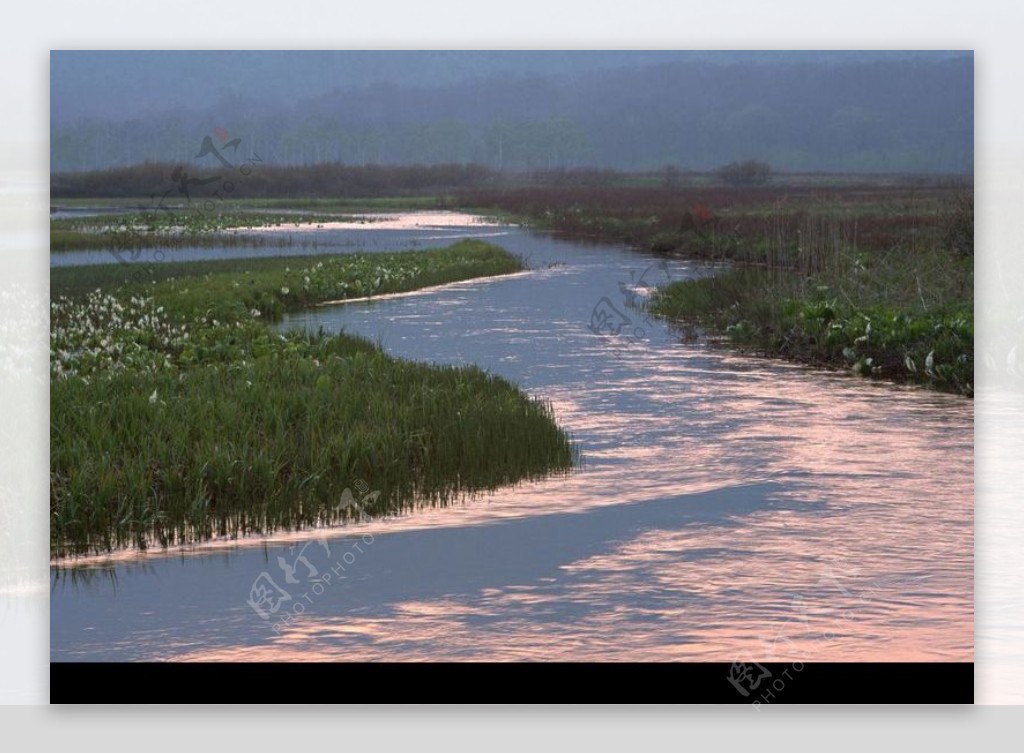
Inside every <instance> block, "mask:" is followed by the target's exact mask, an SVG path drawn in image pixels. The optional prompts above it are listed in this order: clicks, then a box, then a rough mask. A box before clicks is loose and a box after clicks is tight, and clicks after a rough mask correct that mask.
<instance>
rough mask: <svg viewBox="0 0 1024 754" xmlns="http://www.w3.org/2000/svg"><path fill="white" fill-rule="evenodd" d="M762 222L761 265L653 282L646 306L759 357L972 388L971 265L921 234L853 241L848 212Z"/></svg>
mask: <svg viewBox="0 0 1024 754" xmlns="http://www.w3.org/2000/svg"><path fill="white" fill-rule="evenodd" d="M798 230H799V231H800V232H799V233H798V234H797V239H796V241H795V243H794V242H793V241H792V239H791V238H788V237H787V235H786V233H785V232H784V231H783V230H781V228H780V227H779V226H775V227H771V226H769V231H768V232H766V237H765V262H763V263H760V264H754V265H742V264H740V265H735V266H733V267H732V268H731V269H727V270H725V271H723V272H721V273H719V274H718V275H715V276H713V277H708V278H702V279H700V280H692V281H678V282H675V283H672V284H669V285H667V286H665V287H663V288H661V289H660V290H659V291H658V292H657V293H656V294H655V295H654V296H653V297H652V298H651V300H650V301H649V302H648V307H649V309H650V310H651V311H652V312H653V313H655V314H657V315H659V316H662V317H665V318H668V319H670V320H672V321H675V322H679V323H689V324H695V323H696V324H702V325H705V326H707V327H710V328H711V329H712V330H713V331H715V332H718V333H723V334H724V335H725V336H726V337H727V339H728V340H729V342H731V343H733V344H734V345H737V346H739V347H741V348H743V349H744V350H747V351H751V352H754V353H758V354H762V355H765V356H772V357H782V358H787V359H791V360H794V361H799V362H802V363H806V364H812V365H815V366H824V367H830V368H836V369H848V370H851V371H853V372H854V373H857V374H861V375H864V376H870V377H878V378H884V379H890V380H894V381H898V382H914V383H919V384H924V385H928V386H930V387H934V388H937V389H939V390H943V391H946V392H954V393H960V394H963V395H972V394H973V392H974V311H973V289H972V286H973V264H972V260H971V259H970V258H968V257H964V256H963V255H962V254H958V253H957V252H956V251H955V250H953V249H949V248H943V247H942V246H940V245H938V244H936V243H934V242H932V241H928V240H920V239H914V238H913V237H911V240H910V241H909V242H908V243H904V244H897V245H894V246H893V247H891V248H889V249H886V250H882V251H879V250H874V251H871V250H865V248H864V247H863V246H862V245H860V244H859V243H858V237H857V228H856V219H855V218H849V217H844V216H843V215H840V214H824V215H822V214H815V215H808V216H807V217H806V220H805V222H804V223H803V224H802V226H801V228H799V229H798Z"/></svg>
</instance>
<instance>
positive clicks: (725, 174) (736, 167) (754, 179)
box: [715, 160, 772, 186]
mask: <svg viewBox="0 0 1024 754" xmlns="http://www.w3.org/2000/svg"><path fill="white" fill-rule="evenodd" d="M771 174H772V168H771V166H770V165H768V164H767V163H764V162H758V161H757V160H745V161H743V162H730V163H729V164H728V165H723V166H722V167H720V168H718V170H716V171H715V175H716V176H718V178H719V179H721V181H722V182H723V183H727V184H729V185H730V186H758V185H760V184H762V183H767V182H768V179H769V178H770V177H771Z"/></svg>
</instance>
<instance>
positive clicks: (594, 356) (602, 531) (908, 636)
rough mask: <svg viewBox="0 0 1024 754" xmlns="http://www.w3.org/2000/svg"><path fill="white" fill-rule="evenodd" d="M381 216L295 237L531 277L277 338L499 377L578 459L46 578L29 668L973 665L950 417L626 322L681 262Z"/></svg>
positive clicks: (955, 411) (962, 417)
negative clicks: (541, 406) (534, 403)
mask: <svg viewBox="0 0 1024 754" xmlns="http://www.w3.org/2000/svg"><path fill="white" fill-rule="evenodd" d="M435 220H436V218H435ZM400 225H402V226H403V227H397V228H394V227H391V228H385V227H379V228H376V229H366V228H363V229H358V230H356V229H351V228H324V229H321V230H318V231H315V233H316V234H317V243H318V248H320V249H321V250H323V251H330V250H337V249H338V248H351V249H365V250H370V251H372V250H378V249H379V250H389V249H394V248H417V247H425V246H431V245H439V244H444V243H450V242H451V241H453V240H456V239H458V238H461V237H490V238H491V239H492V240H494V241H496V242H498V243H500V244H502V245H503V246H505V247H506V248H508V249H509V250H510V251H513V252H515V253H519V254H522V255H523V256H524V257H525V258H527V259H528V261H529V264H530V266H531V268H532V271H531V272H530V273H529V274H526V275H519V276H510V277H506V278H498V279H493V280H487V281H478V282H467V283H460V284H456V285H453V286H447V287H444V288H442V289H438V290H433V291H430V292H427V293H421V294H418V295H413V296H407V297H396V298H391V299H381V300H377V301H375V302H371V303H355V304H347V305H340V306H330V307H321V308H318V309H316V310H313V311H311V312H306V313H302V314H300V315H293V316H291V317H289V318H288V319H287V320H286V321H285V322H284V323H282V327H285V328H290V327H313V328H316V327H324V328H326V329H329V330H339V329H342V328H344V329H345V330H347V331H350V332H356V333H361V334H363V335H366V336H368V337H370V338H373V339H375V340H379V341H380V342H381V343H382V345H383V346H384V347H385V348H386V349H387V350H388V351H389V352H390V353H392V354H395V355H398V356H402V357H407V358H411V359H417V360H424V361H432V362H436V363H445V364H469V363H472V364H479V365H480V366H482V367H484V368H486V369H489V370H491V371H492V372H494V373H497V374H501V375H503V376H505V377H508V378H510V379H512V380H514V381H516V382H517V383H518V384H519V385H520V386H521V387H522V388H523V389H524V390H526V391H527V392H529V393H530V394H532V395H535V396H537V397H538V398H542V399H544V400H546V401H549V402H550V403H551V404H552V406H553V407H554V410H555V412H556V414H557V418H558V421H559V422H560V423H561V424H562V425H563V426H564V427H566V428H567V429H568V430H569V431H570V432H571V433H572V434H573V437H574V439H575V441H576V442H577V443H578V444H579V446H580V449H581V451H582V454H583V458H584V461H585V464H584V466H583V468H582V469H581V470H580V471H578V472H576V473H575V474H573V475H572V476H570V477H568V478H563V477H559V478H551V479H548V480H545V481H541V482H535V483H529V484H524V485H521V486H518V487H516V488H514V489H506V490H502V491H499V492H497V493H494V494H490V495H484V496H480V497H478V498H475V499H473V500H469V501H467V502H466V503H465V504H463V505H460V506H457V507H452V508H447V509H443V510H422V511H418V512H414V513H411V514H407V515H403V516H402V517H400V518H397V519H393V520H389V521H379V522H369V523H366V524H362V525H359V526H354V527H349V528H346V529H344V530H332V531H328V532H319V533H317V534H312V533H299V534H293V535H283V536H281V537H277V538H271V539H267V540H261V541H253V542H246V543H242V544H237V543H236V544H225V545H219V546H209V547H203V548H199V549H197V550H195V551H193V552H189V553H173V554H164V555H152V556H148V557H145V558H127V557H125V558H121V559H118V560H115V561H113V562H110V563H105V564H95V565H92V566H90V567H83V568H76V569H54V570H53V578H52V595H51V656H52V658H53V659H54V660H74V659H113V660H134V659H138V660H143V659H169V660H170V659H173V660H220V659H227V660H230V659H237V660H372V659H389V660H419V659H444V660H450V659H454V660H487V659H498V660H518V659H550V660H714V659H736V658H760V659H780V660H785V659H793V660H804V661H806V660H971V659H973V646H974V628H973V520H972V516H973V404H972V403H971V402H970V401H967V400H964V399H961V398H957V397H954V396H946V395H941V394H935V393H930V392H925V391H921V390H915V389H908V388H900V387H894V386H891V385H883V384H872V383H869V382H866V381H862V380H858V379H853V378H848V377H845V376H842V375H834V374H823V373H820V372H815V371H812V370H808V369H804V368H801V367H796V366H791V365H787V364H780V363H774V362H768V361H760V360H754V359H746V358H740V357H736V356H731V355H729V354H726V353H723V352H720V351H716V350H713V349H709V348H708V347H707V346H706V345H702V344H700V343H688V344H687V343H681V342H680V338H679V336H678V335H677V334H674V333H672V332H669V330H668V329H667V328H666V327H665V326H664V325H663V324H662V323H660V322H657V321H648V320H646V319H645V318H644V317H643V315H641V314H638V313H637V312H636V311H635V310H633V309H630V308H628V306H627V305H626V299H628V298H630V297H635V296H639V295H643V293H644V291H645V289H646V288H647V287H648V286H655V285H659V284H661V283H663V282H665V281H667V280H669V279H679V278H683V277H694V276H698V275H704V274H708V271H707V270H706V269H705V268H702V267H700V266H690V265H688V264H687V263H683V262H669V263H667V264H664V263H662V261H661V260H659V259H657V258H655V257H652V256H647V255H644V254H640V253H636V252H631V251H629V250H627V249H625V248H622V247H617V246H609V245H602V246H593V245H583V244H579V243H570V242H566V241H559V240H554V239H552V238H550V237H548V236H544V235H539V234H532V233H529V232H526V231H523V230H520V229H516V228H500V227H495V226H489V225H480V224H468V222H466V221H464V220H463V219H459V218H454V217H452V216H448V217H446V218H445V219H444V222H436V221H431V220H430V219H427V220H424V219H423V218H422V217H420V218H418V219H411V220H406V221H403V223H400ZM194 251H195V253H197V254H201V255H204V256H218V253H217V252H218V251H220V252H222V253H221V254H219V255H220V256H231V255H234V254H236V253H237V252H239V251H240V250H239V249H224V250H217V249H202V250H194ZM280 251H281V250H273V249H261V250H259V252H258V253H260V254H264V253H275V252H277V253H280ZM175 253H177V252H175ZM252 253H253V250H249V254H250V255H251V254H252ZM69 256H70V255H60V257H61V261H62V262H66V261H67V258H68V257H69ZM56 257H57V255H55V259H56ZM602 316H605V317H606V319H601V317H602ZM627 320H628V321H627ZM602 323H604V325H605V326H604V327H603V328H601V327H598V329H599V330H600V332H597V333H595V332H594V331H593V330H592V329H591V326H599V325H602ZM609 330H617V331H618V334H612V333H611V332H609ZM353 484H354V491H355V492H356V493H357V495H358V489H357V488H356V487H355V480H354V481H353ZM289 579H291V581H289ZM261 612H262V616H261V614H260V613H261Z"/></svg>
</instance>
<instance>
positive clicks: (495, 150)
mask: <svg viewBox="0 0 1024 754" xmlns="http://www.w3.org/2000/svg"><path fill="white" fill-rule="evenodd" d="M973 75H974V72H973V56H972V55H971V54H970V53H913V52H907V53H895V52H889V53H866V52H865V53H812V52H804V53H769V52H761V53H695V52H680V53H668V52H634V53H575V52H550V53H539V52H535V53H485V52H466V53H460V52H420V53H368V52H363V53H343V52H337V53H257V52H221V53H213V52H194V53H187V52H179V53H170V52H162V53H144V52H120V53H113V52H55V53H53V55H52V58H51V80H52V92H51V170H53V171H77V170H90V169H96V168H107V167H114V166H123V165H130V164H135V163H141V162H146V161H161V162H188V161H195V160H196V155H197V153H198V152H199V150H200V145H201V143H202V141H203V138H204V137H205V136H207V135H209V134H211V133H213V132H214V130H215V129H220V130H219V131H218V133H221V134H225V133H227V134H230V135H231V136H232V137H233V138H240V140H241V141H240V142H239V145H238V156H239V157H240V158H241V157H243V156H248V155H251V154H253V153H256V154H258V155H259V156H260V157H261V158H262V159H263V160H264V161H265V162H266V163H268V164H280V165H296V164H312V163H321V162H339V163H344V164H349V165H362V164H383V165H401V164H444V163H476V164H480V165H484V166H487V167H490V168H493V169H499V170H529V169H549V168H559V167H579V166H593V167H601V168H614V169H619V170H642V169H653V168H659V167H662V166H668V165H673V166H679V167H681V168H684V169H692V170H709V169H714V168H718V167H720V166H722V165H725V164H727V163H733V162H743V161H749V160H757V161H759V162H763V163H766V164H768V165H770V166H771V167H772V168H773V169H774V170H788V171H854V172H857V171H863V172H924V173H969V172H971V171H973V141H974V103H973ZM207 159H208V158H207Z"/></svg>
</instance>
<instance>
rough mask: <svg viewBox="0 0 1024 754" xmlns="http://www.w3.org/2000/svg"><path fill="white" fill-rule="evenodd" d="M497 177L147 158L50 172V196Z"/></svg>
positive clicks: (280, 193)
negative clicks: (230, 166)
mask: <svg viewBox="0 0 1024 754" xmlns="http://www.w3.org/2000/svg"><path fill="white" fill-rule="evenodd" d="M495 180H496V173H495V172H494V171H493V170H491V169H490V168H487V167H484V166H482V165H403V166H395V165H339V164H336V163H321V164H319V165H294V166H282V165H261V164H256V165H251V166H250V168H249V169H248V170H247V171H246V174H245V175H241V174H239V173H238V172H237V171H227V170H224V169H222V168H221V167H220V166H219V165H216V164H213V165H212V166H209V165H208V166H204V167H198V166H195V165H185V166H182V165H175V164H172V163H158V162H146V163H143V164H141V165H132V166H130V167H121V168H111V169H109V170H90V171H85V172H71V173H54V174H52V175H51V176H50V195H51V196H52V197H54V198H66V199H70V198H89V197H131V198H140V197H154V198H155V199H160V200H165V201H166V203H167V204H180V203H182V202H184V201H188V200H191V199H193V198H196V197H203V198H206V197H209V196H211V195H214V194H215V192H216V195H217V197H218V198H220V199H264V198H269V197H282V198H287V197H382V196H404V195H420V196H421V195H429V194H432V193H437V192H444V191H454V190H457V189H469V188H481V187H485V186H487V185H489V184H491V183H493V182H494V181H495Z"/></svg>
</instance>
